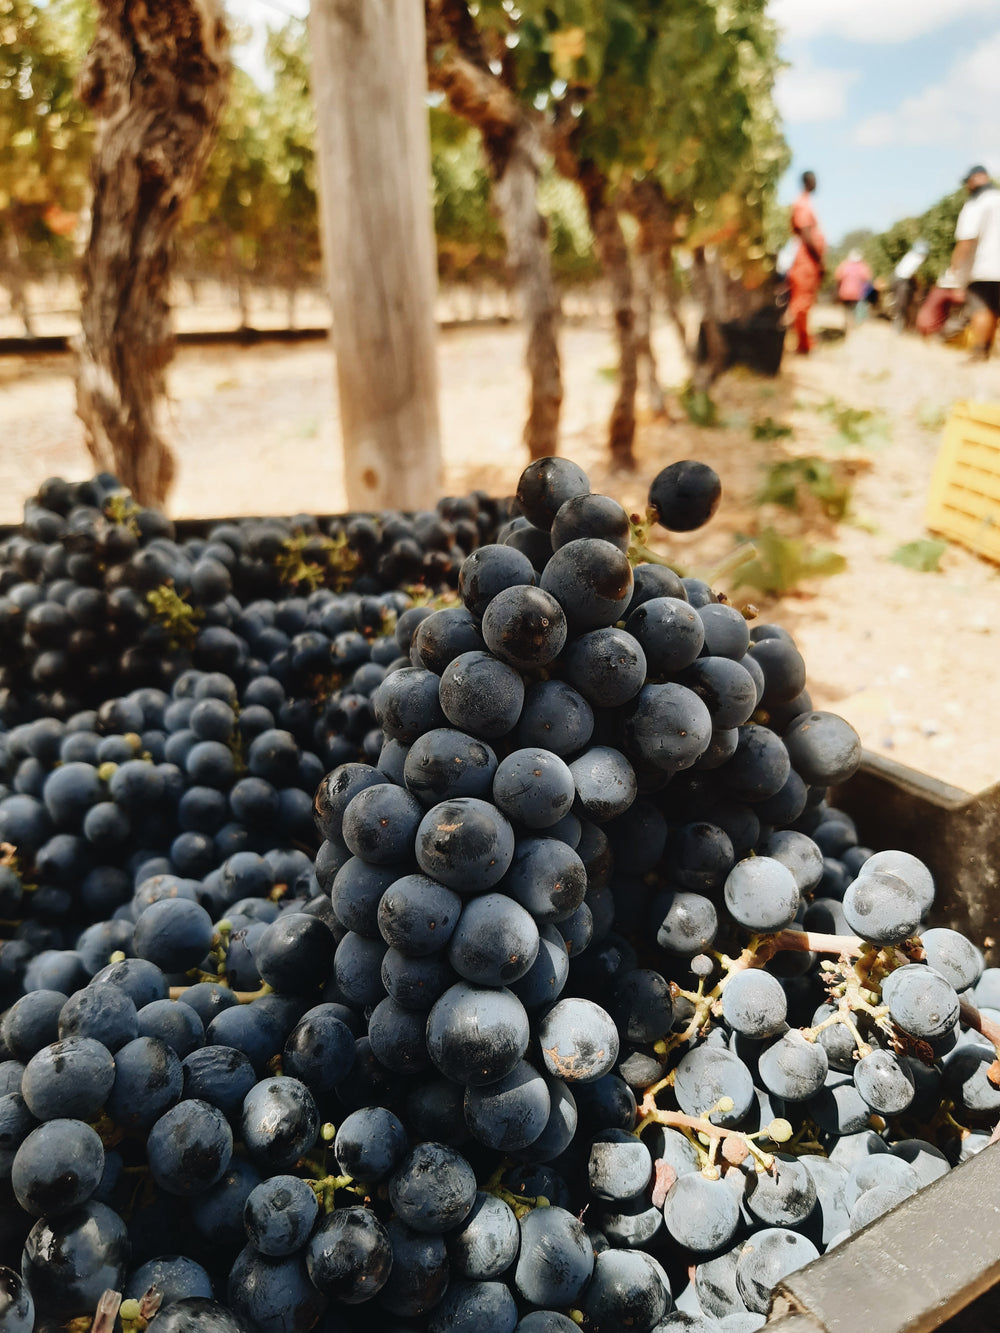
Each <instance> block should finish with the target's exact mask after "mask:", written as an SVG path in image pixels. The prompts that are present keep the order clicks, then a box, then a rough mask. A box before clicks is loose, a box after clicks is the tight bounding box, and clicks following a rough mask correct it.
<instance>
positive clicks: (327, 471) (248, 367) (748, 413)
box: [0, 314, 1000, 791]
mask: <svg viewBox="0 0 1000 1333" xmlns="http://www.w3.org/2000/svg"><path fill="white" fill-rule="evenodd" d="M829 319H830V322H836V321H837V320H838V319H839V316H838V315H836V314H831V315H830V316H829ZM657 348H658V353H659V356H660V361H661V373H662V378H663V380H664V382H665V383H667V384H671V383H678V382H680V380H681V379H682V378H683V376H684V371H683V363H682V360H681V357H680V354H679V349H678V346H677V344H676V341H675V339H674V337H673V335H672V333H671V331H670V330H669V329H665V328H664V329H661V330H659V332H658V335H657ZM522 349H523V335H522V333H521V331H520V330H519V329H517V328H516V327H480V328H473V329H462V330H456V331H452V332H449V333H444V334H442V336H441V341H440V372H441V384H442V394H441V410H442V418H443V433H444V448H445V460H446V478H447V481H446V484H447V489H448V490H449V492H451V493H458V492H462V491H465V490H467V489H469V488H471V487H475V486H479V487H483V488H485V489H487V490H489V491H491V492H493V493H503V494H507V493H509V492H510V491H511V490H512V489H513V487H514V485H515V483H516V479H517V475H518V473H519V471H520V469H521V467H522V466H523V462H524V456H523V451H522V447H521V445H520V440H519V435H520V426H521V421H522V415H523V411H524V402H525V382H524V376H523V372H522V369H521V355H522ZM563 356H564V366H565V382H566V396H565V410H564V417H563V452H564V453H566V454H567V455H569V456H571V457H574V458H575V459H577V460H578V461H579V462H580V463H581V464H582V465H583V466H584V467H586V468H587V469H588V471H589V472H590V475H591V479H592V483H593V485H594V488H595V489H604V490H607V491H608V492H609V493H611V494H614V495H616V496H618V498H620V499H621V500H622V501H623V503H626V504H627V505H628V506H629V507H631V508H639V507H640V506H641V505H642V503H643V497H644V494H645V488H646V486H647V485H648V482H649V479H650V478H651V477H652V476H653V475H654V474H655V472H656V471H657V470H658V469H659V468H661V467H663V466H664V465H665V464H666V463H668V462H670V461H672V460H674V459H677V458H683V457H694V458H700V459H703V460H704V461H706V462H708V463H711V464H712V465H713V466H714V467H715V468H716V469H717V471H718V472H719V473H720V475H721V476H722V479H723V486H724V498H723V503H722V506H721V507H720V511H719V514H718V516H717V518H716V520H715V521H714V522H713V523H712V524H711V525H710V526H709V527H708V528H707V529H705V530H704V532H702V533H696V534H691V535H690V536H688V537H686V538H673V539H670V538H667V537H666V534H664V538H665V540H664V542H663V543H661V546H662V549H664V550H665V551H666V552H667V553H669V554H671V555H672V556H673V557H674V558H675V559H676V560H677V561H678V562H679V563H680V564H682V565H683V566H684V567H685V568H686V569H691V570H707V569H711V568H712V567H713V566H714V565H715V564H717V563H718V562H719V561H720V560H721V559H722V558H724V557H725V555H726V554H727V553H728V552H729V551H730V550H731V549H732V547H733V545H734V543H735V541H736V539H737V535H738V534H742V533H747V532H751V531H753V530H754V528H755V526H756V525H759V524H762V523H765V524H766V523H770V522H774V523H775V524H776V526H778V527H780V528H782V530H783V531H788V532H792V533H806V532H807V531H808V533H809V535H810V538H811V540H813V541H818V542H820V543H822V544H823V545H825V546H829V547H832V548H834V549H836V550H837V551H839V552H841V553H842V554H843V555H844V556H845V557H846V558H847V561H848V566H847V570H846V572H844V573H841V574H839V575H837V576H835V577H833V578H828V579H823V580H814V581H813V582H812V583H810V584H808V585H807V586H806V589H805V591H800V592H799V593H797V594H796V595H793V596H786V597H784V598H782V599H780V600H777V601H775V600H770V601H768V600H766V599H761V598H759V597H757V596H756V595H754V594H750V593H748V592H746V591H738V592H736V593H735V597H734V599H735V600H736V601H737V602H740V601H745V600H747V599H748V597H750V596H753V599H754V600H755V601H756V602H757V604H758V606H759V607H760V611H761V614H762V615H765V616H767V617H768V618H772V619H775V620H777V621H779V622H781V623H783V624H785V625H787V627H788V628H789V629H790V630H792V632H793V633H794V634H795V636H796V639H797V641H798V643H799V645H800V647H801V649H802V651H803V653H804V655H805V658H806V663H807V666H808V668H809V686H810V690H811V691H812V694H813V698H814V700H815V702H816V703H817V704H818V705H819V706H824V707H830V708H833V709H835V710H836V711H838V712H840V713H842V714H843V715H844V716H845V717H847V718H848V719H849V720H850V721H851V722H852V723H853V724H854V725H855V727H857V728H858V730H859V731H860V733H861V736H862V739H863V741H864V743H865V745H866V746H867V747H869V748H870V749H873V750H876V751H880V752H882V753H886V754H891V755H892V756H893V757H894V758H896V759H898V760H900V761H902V762H903V763H906V764H909V765H912V766H913V767H916V768H920V769H923V770H924V771H926V772H929V773H932V774H934V775H935V776H937V777H939V778H941V779H943V780H945V781H948V782H952V783H954V784H955V785H957V786H960V787H964V788H966V789H967V790H970V791H976V790H980V789H981V788H983V787H985V786H988V785H990V784H991V783H993V782H995V781H998V780H1000V747H998V735H1000V695H998V685H1000V578H998V570H997V568H996V567H994V566H993V565H990V564H988V563H987V562H985V561H983V560H981V559H979V558H977V557H975V556H973V555H971V554H969V553H968V552H966V551H963V550H962V549H960V548H959V547H951V548H950V549H949V550H948V552H947V553H946V554H945V556H944V559H943V561H942V567H941V570H940V572H938V573H926V574H924V573H917V572H915V571H913V570H910V569H907V568H903V567H902V566H900V565H898V564H894V563H892V562H891V561H890V559H889V557H890V555H891V554H892V552H893V551H894V550H895V549H896V547H897V546H899V545H900V544H901V543H903V542H908V541H912V540H915V539H917V538H921V537H924V536H926V535H927V533H926V530H925V527H924V523H923V512H924V507H925V501H926V495H927V488H928V480H929V477H930V472H931V468H932V465H933V462H934V458H935V455H936V453H937V449H938V446H939V443H940V435H941V425H942V422H943V420H944V417H945V415H946V413H947V411H948V409H949V407H950V405H951V403H952V402H953V401H954V400H956V399H963V398H967V399H980V400H983V399H985V400H991V401H994V402H996V401H1000V359H998V358H995V359H994V361H993V362H992V363H991V364H988V365H985V366H969V365H967V364H965V363H964V360H963V354H962V353H958V352H955V351H953V350H951V349H948V348H945V347H942V346H939V345H936V344H934V345H925V344H922V343H920V342H918V341H916V340H914V339H911V338H902V339H901V338H897V337H896V336H894V335H893V333H892V332H891V330H890V329H889V328H888V326H886V325H885V324H882V323H869V324H867V325H865V326H862V327H861V328H860V329H857V330H855V331H854V332H852V334H851V336H850V337H849V338H848V339H847V340H846V341H844V342H839V343H833V342H831V343H824V344H821V345H820V346H819V347H818V349H817V351H816V353H815V354H814V355H813V356H812V357H810V358H808V359H806V358H793V357H789V358H788V359H787V360H786V363H785V368H784V370H783V372H782V374H781V376H780V377H779V378H777V379H776V380H773V381H769V380H763V379H758V378H756V377H753V376H751V375H749V374H747V373H745V372H741V371H733V372H730V373H729V374H728V375H727V376H726V377H725V378H724V379H723V380H722V382H721V383H720V385H719V386H718V392H717V399H718V404H719V410H720V417H721V421H722V425H721V426H719V427H717V428H714V429H699V428H697V427H695V426H693V425H691V424H690V423H689V422H687V421H686V420H672V421H663V420H652V419H649V418H648V415H647V416H646V417H644V419H643V420H642V421H641V424H640V430H639V434H638V440H637V449H636V453H637V458H638V470H637V472H636V473H634V474H622V475H614V474H613V473H612V472H610V470H609V468H608V465H607V459H606V454H605V450H604V444H603V425H604V422H605V421H606V420H607V416H608V413H609V410H610V405H611V401H612V396H613V392H614V384H613V377H612V375H611V374H610V371H609V368H610V366H611V365H612V364H613V359H614V357H613V348H612V343H611V337H610V332H609V330H608V328H607V327H606V326H604V325H603V324H598V323H593V324H590V325H586V326H573V327H568V328H566V329H565V330H564V334H563ZM70 376H71V364H70V362H69V360H68V359H67V358H58V357H52V358H44V359H32V360H30V361H26V360H17V359H8V360H6V361H3V362H0V522H15V521H16V520H17V518H18V516H19V513H20V508H21V504H22V502H23V500H24V498H25V497H26V496H28V495H30V494H31V493H32V491H33V490H34V489H35V487H36V486H37V485H38V483H39V482H40V481H41V480H42V479H43V478H44V477H46V476H49V475H52V474H56V473H58V474H61V475H64V476H69V477H79V476H83V475H85V474H86V473H87V472H88V470H89V468H88V460H87V457H86V454H85V452H84V450H83V447H82V444H81V440H80V431H79V428H78V425H77V423H76V420H75V418H74V413H73V389H72V382H71V378H70ZM171 393H172V403H171V409H170V420H171V429H172V432H173V436H174V439H175V441H176V447H177V453H178V458H179V463H180V474H179V480H178V484H177V487H176V490H175V493H174V495H173V497H172V502H171V512H172V513H173V514H174V515H175V516H186V515H204V514H249V513H294V512H297V511H302V510H311V511H313V512H337V511H338V510H341V509H343V507H344V494H343V483H342V476H341V472H340V467H339V460H338V443H337V442H338V426H337V414H336V403H335V393H334V388H333V368H332V364H331V358H330V353H329V351H328V349H327V348H326V347H325V345H323V344H321V343H306V344H301V345H299V346H284V345H282V346H279V345H270V346H257V347H253V348H249V349H211V350H190V351H185V352H182V353H181V354H180V355H179V356H178V358H177V360H176V362H175V363H174V366H173V369H172V371H171ZM831 399H833V400H836V402H837V403H839V404H845V405H850V406H851V407H855V408H866V409H870V410H873V411H875V412H876V413H878V414H879V415H878V420H879V421H881V422H884V424H885V427H886V429H885V432H884V436H883V435H880V434H879V433H878V432H876V433H874V434H870V435H869V436H868V437H867V438H866V439H865V441H863V442H862V443H861V444H857V445H854V446H850V447H846V448H845V447H844V442H843V440H839V441H838V440H837V439H836V438H835V436H836V429H835V427H834V425H833V424H832V423H831V421H830V420H829V418H828V416H827V415H824V414H823V412H821V411H819V410H818V409H820V408H822V407H823V405H824V404H827V405H828V404H829V402H830V400H831ZM674 415H675V416H676V415H678V414H676V413H675V414H674ZM767 417H770V418H772V419H773V420H774V421H776V422H779V423H784V424H787V425H789V426H791V427H792V429H793V432H794V434H793V436H792V437H790V438H783V439H778V440H761V439H754V438H753V434H752V426H753V424H754V423H755V422H760V421H761V420H763V419H764V418H767ZM796 454H821V455H824V456H826V457H828V458H830V459H834V460H837V461H838V462H839V463H840V464H841V465H842V466H844V465H846V466H849V467H850V469H851V471H852V472H853V473H854V490H853V501H852V511H851V517H850V518H849V519H848V520H847V521H845V522H841V523H839V524H837V525H833V524H831V523H830V522H829V521H828V520H826V519H824V518H823V516H822V514H821V513H820V512H819V511H818V510H817V511H810V512H809V513H808V514H806V515H804V516H803V515H798V516H797V515H795V514H788V513H787V512H786V511H784V510H776V509H773V508H771V507H768V508H767V509H766V510H764V511H762V510H761V509H760V508H759V506H758V505H757V504H756V503H755V502H754V498H753V497H754V495H755V492H756V490H757V488H758V486H759V485H760V482H761V478H762V474H763V469H765V468H766V467H767V466H768V465H769V464H771V463H773V462H775V461H776V460H778V459H782V458H788V457H791V456H794V455H796ZM721 582H722V586H723V587H725V586H726V583H725V580H722V581H721Z"/></svg>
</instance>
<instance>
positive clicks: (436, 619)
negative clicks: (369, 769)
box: [372, 567, 531, 763]
mask: <svg viewBox="0 0 1000 1333" xmlns="http://www.w3.org/2000/svg"><path fill="white" fill-rule="evenodd" d="M529 572H530V567H529ZM528 581H529V582H530V581H531V580H530V579H529V580H528ZM485 647H486V644H485V643H484V641H483V636H482V634H481V633H480V628H479V623H478V618H477V617H474V616H472V615H470V614H469V612H468V611H467V610H465V609H464V608H463V607H459V606H448V607H444V608H443V609H442V610H440V611H435V612H434V613H433V614H432V615H430V616H428V617H427V619H426V620H425V621H422V622H421V624H420V625H418V626H417V631H416V633H415V634H414V636H413V645H412V647H411V649H410V657H411V660H412V661H413V664H414V666H417V665H419V666H422V667H425V668H426V669H427V670H428V671H431V672H433V673H434V674H435V675H437V676H440V675H441V672H442V671H444V669H445V667H446V666H447V665H448V663H449V662H451V661H452V660H453V659H454V658H456V657H458V655H459V654H460V653H471V652H479V651H481V650H482V649H483V648H485ZM396 674H397V673H396V672H393V673H392V676H393V677H394V676H395V675H396ZM372 703H373V705H375V710H376V717H377V716H378V705H377V701H376V699H375V696H374V695H373V696H372ZM431 707H432V708H433V705H431ZM385 733H386V728H385V727H383V734H385ZM399 739H401V740H404V739H406V738H405V737H400V738H399ZM379 762H380V763H381V759H380V761H379Z"/></svg>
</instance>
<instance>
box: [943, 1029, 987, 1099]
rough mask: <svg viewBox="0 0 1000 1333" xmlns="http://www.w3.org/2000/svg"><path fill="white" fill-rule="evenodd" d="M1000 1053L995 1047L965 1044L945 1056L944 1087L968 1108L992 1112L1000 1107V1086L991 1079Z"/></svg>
mask: <svg viewBox="0 0 1000 1333" xmlns="http://www.w3.org/2000/svg"><path fill="white" fill-rule="evenodd" d="M995 1055H996V1052H995V1051H994V1050H993V1048H992V1047H984V1046H979V1045H975V1046H961V1047H959V1048H958V1049H957V1050H955V1051H952V1053H951V1054H950V1055H948V1056H947V1057H946V1058H945V1065H944V1086H945V1088H947V1089H948V1091H949V1092H950V1093H951V1095H952V1096H953V1097H955V1098H957V1099H958V1100H959V1101H960V1102H961V1104H962V1106H963V1107H965V1109H966V1110H967V1111H973V1112H992V1111H994V1110H995V1109H996V1108H997V1107H1000V1088H998V1087H997V1086H996V1084H995V1083H994V1082H993V1081H992V1079H991V1078H990V1072H989V1071H990V1068H991V1066H992V1064H993V1061H994V1058H995Z"/></svg>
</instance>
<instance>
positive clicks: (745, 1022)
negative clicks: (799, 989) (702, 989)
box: [722, 969, 788, 1041]
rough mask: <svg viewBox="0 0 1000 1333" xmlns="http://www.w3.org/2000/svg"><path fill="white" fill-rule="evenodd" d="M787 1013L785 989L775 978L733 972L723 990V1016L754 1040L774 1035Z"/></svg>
mask: <svg viewBox="0 0 1000 1333" xmlns="http://www.w3.org/2000/svg"><path fill="white" fill-rule="evenodd" d="M787 1013H788V1003H787V1001H786V999H785V992H784V990H783V989H782V986H781V983H780V982H779V981H778V980H777V978H775V977H772V976H770V975H769V974H768V973H767V972H760V971H757V970H756V969H748V970H747V971H744V972H737V973H735V974H734V975H733V976H732V977H731V978H730V979H729V981H728V982H727V983H726V988H725V990H724V991H723V993H722V1016H723V1018H725V1020H726V1022H727V1023H728V1024H729V1026H730V1027H731V1028H733V1029H734V1030H735V1031H737V1032H739V1033H742V1035H743V1036H745V1037H752V1038H753V1039H754V1040H755V1041H762V1040H764V1039H765V1038H767V1037H773V1036H774V1035H775V1034H776V1033H777V1032H778V1031H779V1029H780V1028H781V1027H782V1026H783V1025H784V1022H785V1018H786V1016H787Z"/></svg>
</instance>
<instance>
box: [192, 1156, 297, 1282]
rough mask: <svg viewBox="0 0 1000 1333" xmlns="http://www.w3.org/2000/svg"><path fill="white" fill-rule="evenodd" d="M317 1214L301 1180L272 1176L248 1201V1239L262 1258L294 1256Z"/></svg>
mask: <svg viewBox="0 0 1000 1333" xmlns="http://www.w3.org/2000/svg"><path fill="white" fill-rule="evenodd" d="M318 1211H319V1204H318V1202H317V1199H316V1195H315V1193H314V1192H313V1190H312V1189H311V1188H310V1187H309V1186H308V1185H307V1184H306V1182H305V1181H304V1180H303V1179H302V1178H301V1177H300V1176H280V1175H279V1176H271V1177H270V1178H269V1179H268V1180H265V1181H262V1182H261V1184H259V1185H257V1186H256V1187H255V1188H254V1189H253V1190H251V1191H250V1195H249V1197H248V1198H247V1201H246V1206H245V1208H244V1212H243V1217H244V1221H245V1225H246V1231H247V1237H248V1239H249V1240H250V1243H251V1244H252V1245H253V1246H255V1248H256V1249H258V1250H259V1251H260V1252H261V1254H267V1255H270V1256H272V1257H278V1256H282V1255H286V1254H294V1253H295V1252H296V1251H297V1250H300V1249H301V1248H302V1247H303V1245H305V1243H306V1241H307V1240H308V1239H309V1235H310V1232H311V1231H312V1229H313V1224H314V1223H315V1221H316V1217H317V1214H318ZM209 1294H210V1293H209Z"/></svg>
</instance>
